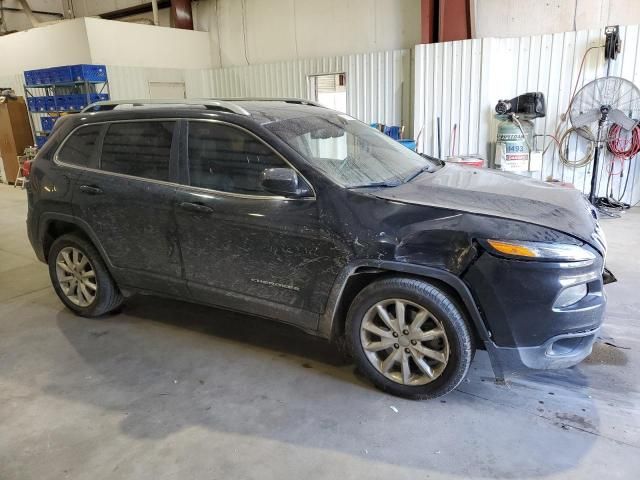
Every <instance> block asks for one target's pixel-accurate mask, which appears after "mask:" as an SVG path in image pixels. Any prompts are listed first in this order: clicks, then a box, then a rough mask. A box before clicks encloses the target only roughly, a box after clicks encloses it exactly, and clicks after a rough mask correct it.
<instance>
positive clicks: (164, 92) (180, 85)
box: [149, 82, 187, 100]
mask: <svg viewBox="0 0 640 480" xmlns="http://www.w3.org/2000/svg"><path fill="white" fill-rule="evenodd" d="M149 98H150V99H151V100H166V99H174V98H176V99H178V98H180V99H182V98H187V95H186V89H185V86H184V82H149Z"/></svg>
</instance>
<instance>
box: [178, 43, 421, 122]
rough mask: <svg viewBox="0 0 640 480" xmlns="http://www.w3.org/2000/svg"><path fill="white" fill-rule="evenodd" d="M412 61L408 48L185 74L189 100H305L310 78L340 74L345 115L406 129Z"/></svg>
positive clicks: (307, 95) (408, 115)
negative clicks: (344, 84)
mask: <svg viewBox="0 0 640 480" xmlns="http://www.w3.org/2000/svg"><path fill="white" fill-rule="evenodd" d="M410 58H411V56H410V52H409V50H393V51H386V52H378V53H367V54H357V55H345V56H337V57H324V58H316V59H310V60H295V61H289V62H279V63H271V64H264V65H248V66H239V67H227V68H219V69H213V70H187V71H186V72H185V75H186V85H187V97H188V98H199V97H200V98H202V97H217V98H225V97H227V98H229V97H298V98H309V91H308V85H307V78H308V76H309V75H316V74H326V73H342V72H344V73H346V78H347V113H348V114H350V115H352V116H354V117H356V118H358V119H360V120H362V121H364V122H367V123H372V122H379V123H384V124H387V125H401V124H402V125H406V126H407V127H409V125H410V122H411V112H410V109H411V101H410V96H411V64H410Z"/></svg>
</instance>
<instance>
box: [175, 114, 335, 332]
mask: <svg viewBox="0 0 640 480" xmlns="http://www.w3.org/2000/svg"><path fill="white" fill-rule="evenodd" d="M188 130H189V131H188V136H187V142H188V145H187V149H186V150H187V152H188V165H187V170H188V172H187V175H186V176H187V180H186V182H185V183H187V184H188V185H185V186H183V187H180V188H179V189H178V192H177V201H176V218H177V223H178V227H179V235H180V246H181V251H182V256H183V261H184V266H185V275H186V279H187V282H188V286H189V289H190V291H191V292H192V294H193V296H194V297H195V298H196V299H198V300H199V301H203V302H207V303H213V304H218V305H222V306H226V307H231V308H235V309H239V310H243V311H248V312H251V313H256V314H262V315H265V316H276V317H278V318H280V319H282V320H284V321H288V322H290V323H295V324H298V325H301V326H303V327H306V328H315V327H316V325H317V319H318V314H319V313H321V312H322V311H323V310H324V307H325V303H326V297H327V295H328V292H329V289H330V288H331V286H332V285H333V281H334V279H335V277H336V275H337V269H336V267H335V262H334V261H333V259H334V256H335V255H334V253H333V252H332V250H333V242H332V241H331V239H330V238H329V237H328V236H327V235H326V234H325V233H324V232H323V231H322V229H321V227H320V222H319V218H318V210H317V205H316V201H315V198H314V197H313V196H311V197H309V198H298V199H286V198H283V197H279V196H275V195H272V194H270V193H269V192H266V191H264V189H263V188H262V186H261V183H260V180H261V175H262V172H263V171H264V169H266V168H291V167H290V165H289V164H287V163H286V162H285V161H284V160H283V159H282V157H280V156H279V155H278V154H277V153H275V152H274V151H273V150H272V149H271V148H270V147H268V146H267V145H266V144H265V143H263V142H262V141H261V140H260V139H258V138H257V137H256V136H254V135H253V134H251V133H249V132H248V131H246V130H244V129H241V128H239V127H236V126H232V125H228V124H224V123H220V122H210V121H190V122H189V125H188Z"/></svg>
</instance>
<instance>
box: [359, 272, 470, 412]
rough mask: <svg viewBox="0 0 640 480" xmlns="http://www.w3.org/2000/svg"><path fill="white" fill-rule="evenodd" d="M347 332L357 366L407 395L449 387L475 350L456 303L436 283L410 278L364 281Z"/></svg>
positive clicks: (381, 385) (383, 386)
mask: <svg viewBox="0 0 640 480" xmlns="http://www.w3.org/2000/svg"><path fill="white" fill-rule="evenodd" d="M346 333H347V340H348V344H349V346H350V348H351V353H352V355H353V358H354V360H355V362H356V364H357V366H358V367H359V369H360V370H361V371H362V372H363V373H364V374H365V375H366V376H367V377H368V378H369V379H370V380H371V381H372V382H373V383H374V385H376V386H377V387H378V388H380V389H382V390H384V391H387V392H389V393H392V394H394V395H399V396H402V397H407V398H414V399H427V398H433V397H438V396H441V395H445V394H446V393H448V392H450V391H451V390H453V389H454V388H456V387H457V386H458V385H459V384H460V382H461V381H462V380H463V379H464V377H465V375H466V373H467V371H468V369H469V365H470V364H471V360H472V358H473V354H474V346H473V343H472V336H471V333H470V330H469V327H468V326H467V323H466V321H465V320H464V316H463V315H462V312H461V311H460V310H459V308H458V307H457V306H456V303H455V302H454V301H452V299H450V298H449V297H448V296H447V294H446V293H445V292H444V291H442V290H440V289H439V288H437V287H436V286H434V285H431V284H429V283H426V282H424V281H421V280H415V279H411V278H387V279H384V280H380V281H377V282H374V283H372V284H371V285H369V286H367V287H365V288H364V289H363V290H362V291H361V292H360V293H359V294H358V295H357V296H356V298H355V299H354V301H353V303H352V305H351V307H350V309H349V313H348V317H347V332H346Z"/></svg>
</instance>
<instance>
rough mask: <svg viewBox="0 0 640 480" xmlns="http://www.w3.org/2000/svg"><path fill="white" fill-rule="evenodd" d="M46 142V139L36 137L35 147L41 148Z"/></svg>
mask: <svg viewBox="0 0 640 480" xmlns="http://www.w3.org/2000/svg"><path fill="white" fill-rule="evenodd" d="M46 141H47V137H44V136H37V137H36V147H38V148H42V146H43V145H44V144H45V142H46Z"/></svg>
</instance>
